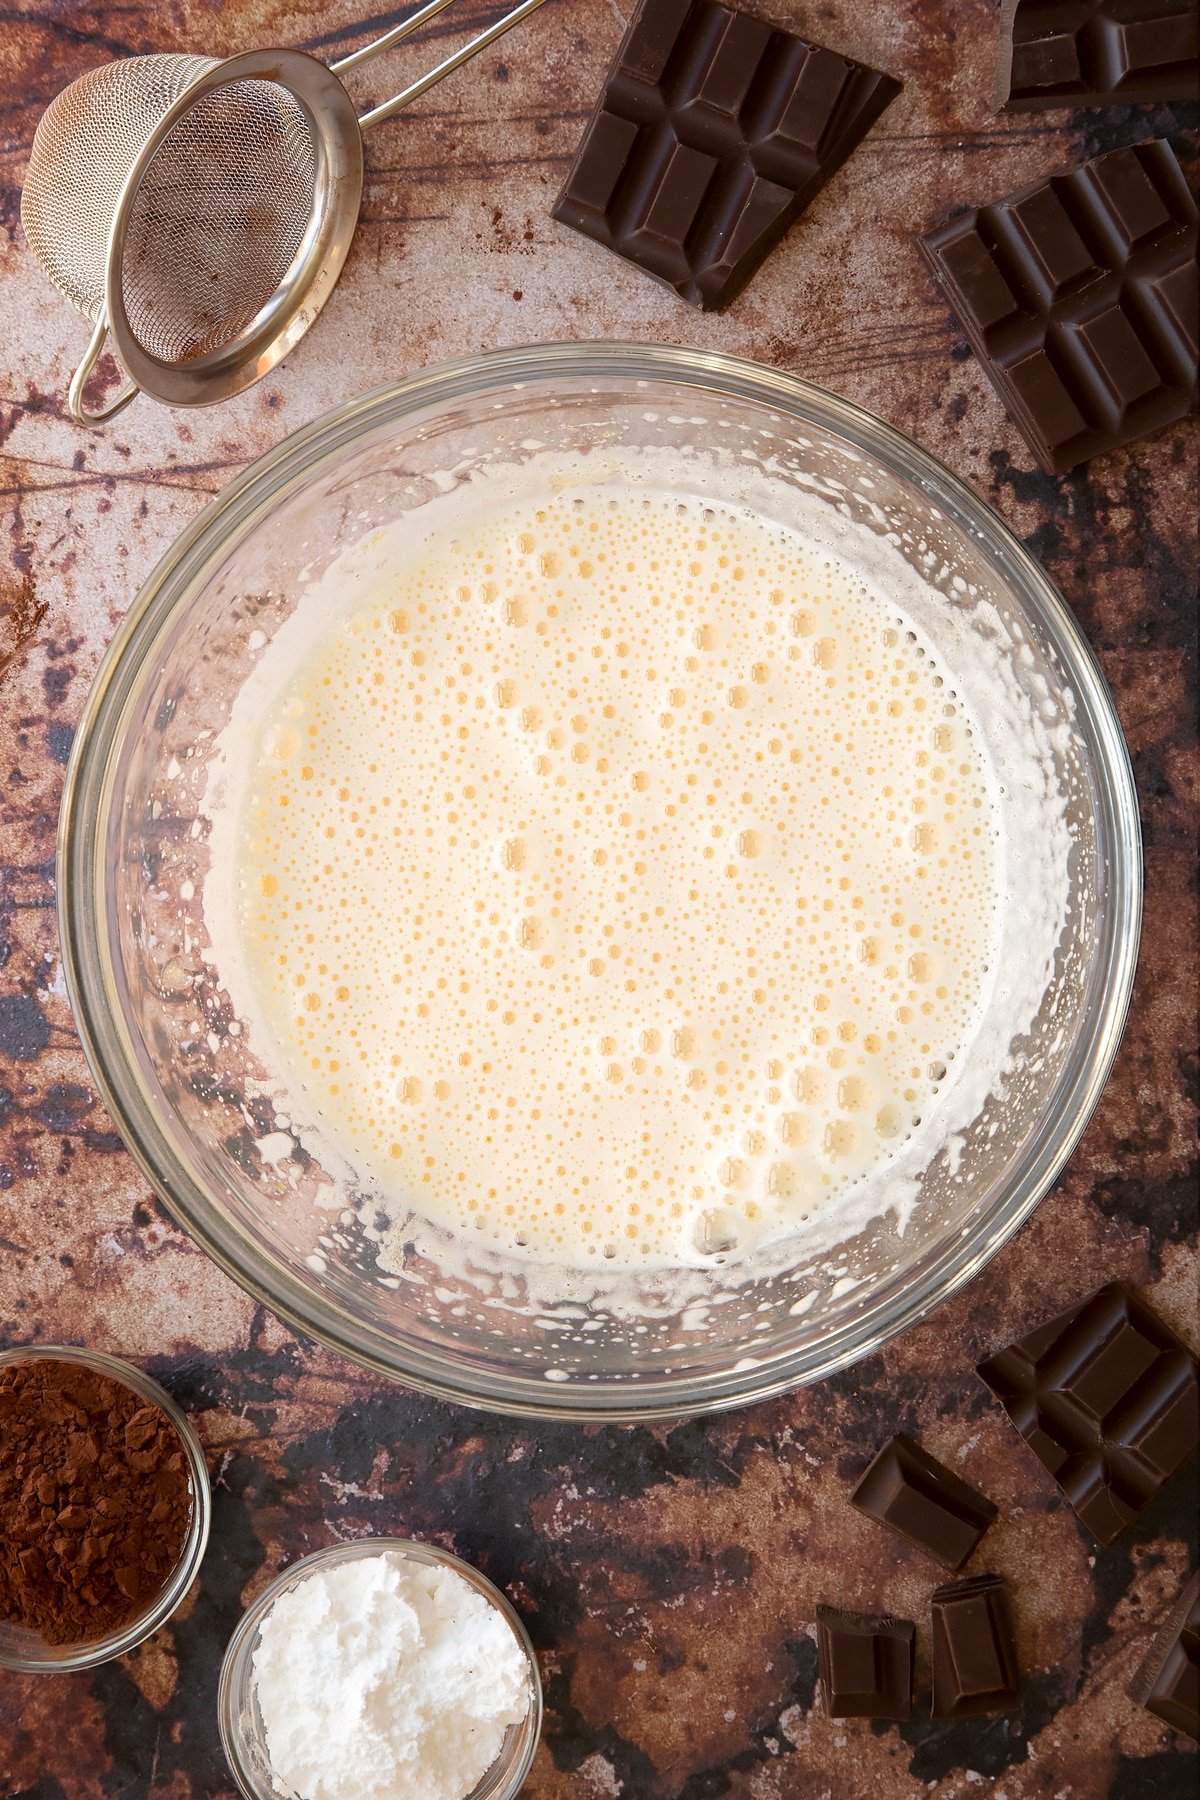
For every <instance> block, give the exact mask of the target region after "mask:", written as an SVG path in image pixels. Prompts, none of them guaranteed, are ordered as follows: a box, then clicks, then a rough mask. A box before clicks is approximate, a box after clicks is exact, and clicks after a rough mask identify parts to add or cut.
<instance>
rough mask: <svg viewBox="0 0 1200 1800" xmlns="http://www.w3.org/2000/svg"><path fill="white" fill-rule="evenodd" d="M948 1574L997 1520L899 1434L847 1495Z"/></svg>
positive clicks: (972, 1492)
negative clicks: (922, 1551)
mask: <svg viewBox="0 0 1200 1800" xmlns="http://www.w3.org/2000/svg"><path fill="white" fill-rule="evenodd" d="M851 1500H852V1501H853V1503H854V1505H855V1506H857V1507H858V1509H859V1511H860V1512H865V1513H866V1514H867V1516H868V1517H869V1518H872V1519H878V1520H879V1522H880V1524H881V1525H890V1526H891V1528H892V1530H893V1531H898V1532H899V1533H900V1535H901V1536H902V1537H906V1538H907V1539H908V1541H909V1543H911V1544H915V1545H916V1546H917V1548H918V1549H919V1550H925V1551H927V1552H928V1553H929V1555H930V1556H932V1557H934V1558H936V1560H937V1561H938V1562H940V1563H941V1564H942V1565H943V1566H944V1567H945V1568H947V1569H961V1568H962V1566H963V1564H964V1563H965V1562H966V1560H967V1558H968V1556H970V1554H971V1552H972V1550H974V1548H975V1546H976V1544H977V1543H978V1542H979V1540H980V1538H981V1537H982V1536H983V1534H984V1532H985V1531H986V1530H987V1528H988V1526H989V1525H990V1524H991V1522H992V1520H993V1519H994V1518H995V1517H996V1508H995V1506H994V1505H993V1504H992V1502H991V1501H990V1500H989V1499H987V1497H986V1496H985V1495H983V1494H981V1493H980V1492H979V1490H978V1489H977V1488H973V1487H971V1486H970V1484H969V1483H968V1482H966V1481H963V1480H961V1479H960V1477H959V1476H957V1475H955V1474H952V1473H951V1471H950V1470H949V1469H947V1468H944V1467H943V1465H942V1464H941V1463H940V1462H938V1461H937V1460H936V1459H935V1458H934V1457H932V1456H930V1455H929V1453H928V1451H926V1450H922V1448H921V1446H920V1445H919V1444H915V1443H914V1442H913V1440H912V1438H910V1437H905V1436H904V1435H903V1433H901V1434H899V1435H898V1436H896V1437H894V1438H891V1439H889V1441H888V1442H887V1443H886V1444H885V1445H884V1446H883V1449H882V1450H881V1451H880V1452H879V1455H878V1456H877V1457H876V1458H875V1460H874V1462H873V1463H872V1464H871V1466H870V1468H869V1469H868V1470H867V1471H866V1473H865V1474H864V1475H863V1477H862V1479H861V1480H860V1481H859V1484H858V1486H857V1487H856V1488H855V1490H854V1492H853V1494H852V1495H851Z"/></svg>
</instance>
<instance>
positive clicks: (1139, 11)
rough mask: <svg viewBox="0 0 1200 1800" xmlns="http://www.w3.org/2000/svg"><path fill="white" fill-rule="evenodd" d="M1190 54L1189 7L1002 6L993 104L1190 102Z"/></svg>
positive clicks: (1197, 41) (1199, 45) (1198, 30)
mask: <svg viewBox="0 0 1200 1800" xmlns="http://www.w3.org/2000/svg"><path fill="white" fill-rule="evenodd" d="M1198 49H1200V17H1198V15H1197V11H1196V0H1004V3H1003V5H1002V7H1001V9H1000V60H999V65H998V68H997V73H996V100H997V104H998V105H999V106H1000V107H1002V108H1003V110H1004V111H1005V112H1017V111H1022V112H1023V111H1027V110H1029V109H1031V108H1033V107H1044V106H1125V105H1128V104H1129V103H1131V102H1136V101H1142V100H1187V99H1195V98H1196V93H1197V87H1198V85H1200V63H1198V61H1197V52H1198Z"/></svg>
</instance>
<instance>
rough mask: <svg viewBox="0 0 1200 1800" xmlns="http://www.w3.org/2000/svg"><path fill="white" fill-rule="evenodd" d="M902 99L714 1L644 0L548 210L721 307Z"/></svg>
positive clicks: (686, 294) (882, 78) (861, 70)
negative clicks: (889, 107)
mask: <svg viewBox="0 0 1200 1800" xmlns="http://www.w3.org/2000/svg"><path fill="white" fill-rule="evenodd" d="M899 92H900V83H899V82H898V81H894V80H893V79H892V78H891V76H889V75H881V74H879V73H878V72H877V71H876V70H874V69H869V68H867V67H866V66H865V65H864V64H863V63H858V62H854V61H852V60H851V59H850V58H849V57H845V56H838V55H836V54H835V53H834V52H833V51H832V50H823V49H821V48H820V46H819V45H816V44H809V43H806V42H805V41H804V40H803V39H802V38H798V37H796V36H795V35H794V34H793V33H792V32H790V31H782V30H777V29H775V28H773V27H772V26H770V25H767V24H765V23H764V22H763V21H762V20H761V19H756V18H753V17H751V15H750V14H749V13H744V12H739V11H738V10H736V9H735V8H734V7H732V6H722V5H720V4H719V3H718V0H642V5H641V6H640V7H639V8H638V10H637V12H636V13H635V14H634V16H633V20H632V22H631V24H630V26H629V29H628V31H627V32H626V34H625V37H624V39H623V41H622V43H621V47H620V49H619V50H618V51H617V56H616V61H615V62H614V64H613V66H612V69H611V71H610V72H609V76H608V80H607V82H606V84H605V88H604V92H603V94H602V95H601V97H600V101H599V103H598V105H597V107H596V110H595V112H594V113H593V114H592V117H591V120H590V121H589V123H588V127H587V130H586V131H585V133H584V136H583V141H582V143H581V144H580V146H579V151H578V154H577V155H576V158H575V162H574V165H573V166H572V168H571V171H570V173H569V175H568V176H567V179H566V183H565V185H564V187H563V190H562V192H561V194H560V195H559V197H558V199H557V201H556V202H555V205H554V217H555V218H556V219H558V220H559V221H560V222H561V223H562V224H564V225H571V226H573V227H574V228H575V230H576V231H581V232H583V233H584V234H585V235H586V236H588V237H591V238H595V239H596V241H597V243H601V244H604V245H606V246H607V248H608V249H610V250H615V251H616V252H617V254H618V255H619V256H624V257H626V258H627V259H628V260H629V261H630V262H633V263H636V264H637V265H638V267H639V268H642V269H645V270H646V271H647V273H648V274H650V275H654V276H656V277H657V278H658V280H659V281H663V282H666V284H667V285H668V286H669V287H672V288H674V289H675V292H676V293H677V294H680V295H682V297H683V299H685V300H690V301H691V302H692V304H693V305H695V306H702V307H705V308H707V309H715V308H718V307H722V306H727V305H728V304H729V302H730V301H731V300H732V299H734V297H735V296H736V295H737V294H739V293H741V291H742V289H743V288H744V287H745V285H746V283H747V282H748V281H749V279H750V277H751V276H752V275H753V274H754V271H755V270H756V269H757V268H758V266H759V264H760V263H761V262H762V260H763V258H764V257H765V256H766V254H767V252H768V251H769V250H770V249H772V248H773V246H774V245H775V244H777V243H778V241H779V239H780V238H781V237H782V236H783V234H784V232H785V231H786V230H787V229H788V227H789V225H791V224H792V222H793V221H794V220H795V219H797V218H798V217H799V215H800V214H801V213H802V212H803V211H804V209H805V207H806V206H807V205H808V203H809V201H810V200H812V198H813V196H814V195H815V194H816V193H817V191H818V189H820V188H822V187H823V186H824V185H825V183H826V182H827V181H828V180H829V177H830V176H831V175H832V174H834V172H835V171H836V170H837V169H839V168H840V167H841V165H842V163H844V162H845V160H846V158H847V157H848V156H849V154H850V152H851V151H852V150H853V149H854V147H855V145H856V144H857V143H858V142H859V140H860V139H861V138H862V137H864V136H865V135H866V133H867V131H868V130H869V129H870V127H871V126H872V125H873V124H874V122H875V120H876V119H877V118H878V117H879V115H880V113H881V112H882V111H883V109H884V107H885V106H887V105H888V103H889V101H891V100H892V99H893V98H894V97H895V96H896V95H897V94H898V93H899Z"/></svg>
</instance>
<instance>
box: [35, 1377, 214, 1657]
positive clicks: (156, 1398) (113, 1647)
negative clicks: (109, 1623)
mask: <svg viewBox="0 0 1200 1800" xmlns="http://www.w3.org/2000/svg"><path fill="white" fill-rule="evenodd" d="M27 1362H76V1363H82V1364H83V1366H84V1367H85V1368H87V1369H91V1370H92V1372H93V1374H96V1375H103V1376H106V1377H107V1378H108V1379H109V1380H110V1381H119V1382H120V1383H121V1384H122V1385H123V1386H124V1387H127V1388H132V1389H133V1391H134V1393H135V1394H138V1395H140V1396H141V1398H142V1399H143V1400H145V1401H147V1402H148V1403H149V1404H150V1405H151V1406H157V1407H160V1408H161V1409H162V1411H163V1412H164V1413H166V1415H167V1417H168V1419H170V1421H171V1423H172V1425H173V1426H174V1427H175V1429H176V1431H177V1432H178V1433H179V1441H180V1443H181V1444H182V1445H183V1449H184V1454H185V1455H186V1457H187V1464H188V1480H189V1484H190V1486H191V1490H192V1517H191V1522H190V1524H189V1525H188V1532H187V1536H186V1538H185V1539H184V1541H183V1546H182V1548H181V1550H180V1552H179V1561H178V1562H177V1563H176V1565H175V1568H174V1570H173V1571H172V1573H171V1574H170V1576H169V1577H168V1578H167V1580H166V1581H165V1582H164V1584H163V1586H162V1587H161V1588H160V1589H159V1591H158V1593H157V1594H156V1595H155V1596H154V1598H153V1599H152V1600H151V1602H150V1604H149V1605H148V1606H147V1607H146V1608H145V1610H144V1611H143V1612H140V1613H138V1614H137V1616H136V1617H135V1618H133V1619H131V1620H130V1621H129V1623H128V1624H127V1625H123V1626H122V1627H121V1629H120V1631H112V1632H109V1634H108V1635H107V1637H99V1638H89V1639H88V1640H87V1642H86V1643H82V1644H48V1643H46V1641H45V1639H44V1638H42V1637H41V1636H39V1634H38V1633H37V1632H36V1631H30V1630H28V1629H26V1628H25V1627H24V1626H21V1625H14V1624H12V1623H11V1622H10V1621H6V1620H0V1669H13V1670H16V1671H17V1672H19V1673H20V1674H22V1675H68V1674H71V1673H72V1672H73V1671H75V1670H77V1669H94V1668H95V1667H96V1666H97V1664H98V1663H106V1662H111V1661H112V1660H113V1658H114V1657H117V1656H124V1655H125V1653H126V1651H127V1650H133V1649H134V1648H136V1646H137V1645H138V1644H140V1643H142V1642H143V1641H144V1640H145V1639H146V1638H148V1637H150V1636H152V1634H153V1633H154V1632H156V1631H157V1630H158V1629H159V1627H160V1626H161V1625H165V1624H166V1622H167V1620H168V1619H169V1618H170V1617H171V1615H172V1613H174V1612H175V1611H176V1609H177V1608H178V1606H179V1604H180V1602H181V1601H182V1599H183V1597H184V1595H185V1594H186V1593H187V1591H188V1589H189V1588H190V1587H191V1585H192V1582H193V1580H194V1579H195V1576H196V1572H197V1570H198V1569H199V1567H200V1563H201V1561H202V1559H203V1556H204V1549H205V1545H206V1544H207V1543H208V1528H209V1522H210V1520H211V1518H212V1492H211V1489H210V1488H209V1483H208V1465H207V1464H206V1463H205V1460H204V1451H203V1449H202V1448H201V1445H200V1440H199V1438H198V1437H197V1436H196V1433H195V1432H194V1431H193V1429H192V1427H191V1425H190V1424H189V1423H188V1420H187V1418H186V1417H185V1416H184V1414H183V1413H182V1412H181V1411H180V1410H179V1408H178V1407H177V1406H176V1404H175V1402H174V1401H173V1400H172V1399H171V1396H170V1395H169V1394H167V1393H165V1392H164V1391H163V1389H162V1388H161V1387H159V1385H158V1383H157V1381H153V1380H152V1379H151V1378H150V1376H149V1375H144V1374H143V1373H142V1371H141V1370H140V1369H135V1368H134V1367H133V1365H132V1363H127V1362H124V1361H122V1359H121V1358H120V1357H119V1356H104V1355H102V1354H101V1353H100V1352H99V1351H93V1350H77V1349H74V1348H72V1347H71V1346H70V1345H66V1344H39V1345H37V1346H36V1347H32V1346H31V1347H27V1348H23V1349H19V1350H4V1351H0V1369H3V1368H7V1367H8V1366H9V1365H10V1364H13V1363H27Z"/></svg>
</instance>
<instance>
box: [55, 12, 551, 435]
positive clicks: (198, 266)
mask: <svg viewBox="0 0 1200 1800" xmlns="http://www.w3.org/2000/svg"><path fill="white" fill-rule="evenodd" d="M542 3H543V0H522V3H521V4H520V5H519V6H516V7H514V8H513V9H512V11H510V12H508V13H505V14H504V15H503V17H501V18H499V19H497V20H496V21H495V23H494V24H492V25H489V26H488V27H487V28H486V29H485V30H483V31H481V32H479V33H478V35H477V36H475V37H473V38H472V39H471V40H470V41H469V42H468V43H466V44H464V45H463V46H462V47H461V48H460V49H458V50H456V51H454V52H453V54H452V55H450V56H448V57H446V58H445V59H444V60H443V61H442V62H440V63H438V64H437V66H436V67H435V68H432V69H430V70H429V71H428V72H427V73H426V74H424V75H422V76H421V77H420V78H419V79H418V80H416V81H413V82H411V83H410V84H409V85H408V86H407V87H406V88H403V89H402V90H401V91H400V92H399V93H398V94H396V95H394V96H393V98H392V99H390V100H387V101H385V102H384V103H383V104H382V105H380V106H376V107H374V108H373V109H372V110H371V111H369V112H366V113H363V114H362V115H361V116H360V115H359V114H358V110H357V108H356V107H355V105H354V102H353V101H352V100H351V98H350V95H349V94H348V93H347V91H346V88H345V87H344V86H343V84H342V81H341V80H340V79H339V77H340V76H341V75H343V74H344V73H345V72H346V71H347V70H350V69H353V68H357V67H358V65H359V64H360V63H365V62H369V61H370V60H371V59H372V58H373V57H375V56H378V55H380V54H381V53H382V52H383V51H384V50H390V49H391V48H392V46H393V45H395V44H398V43H400V42H401V41H402V40H403V39H404V38H406V37H408V36H409V35H410V33H412V32H414V31H416V30H417V29H418V28H419V27H420V26H422V25H423V24H425V23H426V22H427V21H428V20H429V19H432V18H433V17H434V16H435V15H436V14H437V13H440V12H441V11H442V10H443V9H444V8H445V7H447V6H449V5H451V4H452V0H426V4H425V5H424V6H421V7H419V8H418V9H417V11H416V12H414V13H412V14H411V15H410V16H409V17H408V18H407V19H405V20H404V21H403V22H402V23H401V24H399V25H397V26H394V27H393V29H392V30H390V31H387V32H385V33H384V34H383V36H382V37H379V38H376V39H375V41H374V42H373V43H370V44H367V45H365V46H364V48H363V49H361V50H356V51H354V52H353V53H352V54H351V55H349V56H345V57H343V58H342V59H341V60H340V61H339V62H336V63H334V64H332V65H331V66H326V64H324V63H322V62H318V61H317V60H316V59H315V58H314V57H311V56H308V55H306V54H305V53H304V52H302V51H299V50H252V51H248V52H246V53H245V54H243V55H240V56H231V57H227V58H224V59H221V60H218V59H216V58H213V57H207V56H187V55H178V54H172V55H162V56H132V57H129V58H127V59H125V60H124V61H121V62H111V63H105V64H103V65H102V66H101V67H100V68H98V69H91V70H89V71H88V73H87V74H86V75H81V76H80V77H79V78H78V80H76V81H73V82H72V83H71V85H70V86H69V87H67V88H64V89H63V91H62V93H61V94H59V95H58V96H57V97H56V98H55V99H54V100H53V101H52V102H51V103H50V105H49V106H48V107H47V109H46V111H45V113H44V114H43V116H42V118H41V121H40V122H39V124H38V128H37V131H36V133H35V135H34V140H33V148H32V151H31V153H30V159H29V168H28V170H27V172H26V178H25V188H24V192H23V194H22V196H21V222H22V224H23V226H24V228H25V235H26V237H27V238H28V239H29V243H30V246H31V248H32V249H33V252H34V255H35V256H36V257H37V259H38V261H39V262H40V263H41V265H42V267H43V269H44V270H45V272H46V274H47V275H48V276H49V277H50V280H51V281H52V282H53V283H54V285H55V287H57V288H58V289H59V291H60V292H61V293H63V294H65V295H66V297H67V299H68V300H69V301H70V302H71V304H72V305H73V306H75V307H77V308H78V309H79V311H80V312H82V313H83V314H85V316H86V317H87V318H89V319H90V320H91V321H92V324H93V326H94V330H93V332H92V338H91V342H90V343H89V344H88V347H87V350H86V352H85V353H84V356H83V360H82V361H81V363H80V364H79V367H78V369H77V370H76V371H75V374H74V376H73V378H72V381H71V386H70V390H69V399H70V406H71V412H72V414H73V416H74V417H75V418H76V419H78V420H79V421H80V422H81V423H83V424H89V425H97V424H100V423H101V422H102V421H104V420H106V419H111V418H113V417H114V416H115V415H116V414H117V413H118V412H120V411H121V409H122V408H123V407H125V406H127V405H128V404H129V402H130V401H131V400H132V399H133V398H134V396H135V395H136V394H138V393H145V394H149V395H150V396H151V398H152V399H155V400H160V401H163V402H165V403H166V404H168V405H171V406H205V405H209V404H211V403H213V402H214V401H218V400H226V399H228V398H229V397H230V396H231V395H233V394H239V393H241V392H242V390H243V389H244V388H247V387H250V386H252V384H253V383H254V382H256V381H258V380H260V379H261V378H262V376H264V375H265V374H266V373H267V371H268V370H269V369H272V368H274V366H275V364H276V363H277V362H279V361H280V360H281V358H283V357H284V356H286V355H287V353H288V351H289V350H290V349H291V348H292V346H293V345H294V344H295V343H296V342H297V341H298V340H299V339H300V338H301V337H302V336H303V335H304V333H305V332H306V331H307V330H308V328H309V326H310V325H311V324H312V322H313V320H314V319H315V318H316V317H317V314H318V313H319V312H320V310H321V308H322V307H323V306H324V304H325V302H326V300H327V299H328V298H329V295H330V293H331V292H332V290H333V287H334V285H335V283H336V282H337V279H338V276H339V275H340V273H341V270H342V265H343V263H344V262H345V260H346V255H347V252H348V251H349V248H350V241H351V239H352V237H353V235H354V228H355V225H356V223H357V221H358V210H359V204H360V201H361V198H362V183H363V154H362V133H363V132H364V131H365V130H367V129H368V128H369V127H370V126H372V125H377V124H379V123H380V122H381V121H382V120H384V119H390V118H391V117H392V115H393V114H394V113H397V112H399V111H400V110H401V108H402V107H405V106H407V105H408V104H409V103H410V101H413V100H416V99H418V98H419V97H420V95H422V94H424V93H426V92H427V91H428V90H429V89H430V88H431V87H433V86H435V85H436V83H437V82H439V81H441V80H442V79H443V78H444V77H445V76H446V75H449V74H450V73H451V72H452V71H453V70H454V69H457V68H460V67H461V66H462V64H463V63H465V62H467V61H469V60H470V58H471V57H473V56H474V55H476V53H477V52H478V51H480V50H483V49H485V48H486V47H487V46H488V45H489V44H492V43H494V42H495V41H496V39H497V38H498V37H500V36H502V35H503V33H504V32H506V31H508V30H510V29H511V28H512V27H513V26H514V25H517V24H519V23H520V22H521V20H522V19H524V18H527V17H528V15H529V14H530V13H532V12H535V11H536V10H537V8H538V7H539V6H540V5H542ZM110 333H111V336H112V341H113V347H114V349H115V351H116V354H117V357H118V358H119V360H120V362H121V363H122V365H123V367H124V370H125V373H126V375H127V376H128V380H127V381H126V383H125V384H124V386H123V387H122V388H121V389H120V391H119V392H118V393H117V395H116V396H115V397H114V398H113V399H112V400H110V401H109V402H107V404H106V405H104V406H103V407H101V408H100V409H99V410H97V411H95V412H92V411H89V410H88V408H87V407H86V406H85V404H84V399H83V390H84V385H85V383H86V382H87V379H88V377H89V375H90V374H91V372H92V370H93V369H94V368H95V366H96V362H97V360H98V358H99V356H100V353H101V350H102V349H103V346H104V340H105V338H106V336H108V335H109V334H110Z"/></svg>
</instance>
